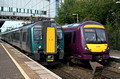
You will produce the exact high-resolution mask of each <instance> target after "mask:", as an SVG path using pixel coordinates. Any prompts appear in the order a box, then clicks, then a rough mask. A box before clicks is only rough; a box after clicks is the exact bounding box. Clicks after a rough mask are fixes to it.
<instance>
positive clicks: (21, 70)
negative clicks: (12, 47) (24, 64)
mask: <svg viewBox="0 0 120 79" xmlns="http://www.w3.org/2000/svg"><path fill="white" fill-rule="evenodd" d="M0 44H1V45H2V47H3V48H4V49H5V51H6V52H7V54H8V55H9V57H10V58H11V59H12V61H13V62H14V63H15V65H16V66H17V68H18V69H19V70H20V72H21V74H22V75H23V76H24V78H25V79H30V78H29V77H28V75H27V74H26V73H25V71H24V70H23V69H22V68H21V67H20V65H19V64H18V63H17V62H16V60H15V59H14V58H13V57H12V56H11V55H10V53H9V52H8V51H7V49H6V48H5V47H4V45H3V44H2V43H0Z"/></svg>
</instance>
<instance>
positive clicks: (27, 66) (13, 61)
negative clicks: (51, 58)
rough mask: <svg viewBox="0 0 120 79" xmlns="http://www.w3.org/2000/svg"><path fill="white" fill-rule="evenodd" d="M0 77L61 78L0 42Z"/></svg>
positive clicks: (11, 78) (0, 78)
mask: <svg viewBox="0 0 120 79" xmlns="http://www.w3.org/2000/svg"><path fill="white" fill-rule="evenodd" d="M0 79H62V78H61V77H59V76H58V75H56V74H54V73H53V72H51V71H50V70H48V69H47V68H45V67H44V66H42V65H40V64H39V63H37V62H35V61H34V60H32V59H31V58H29V57H27V56H26V55H24V54H23V53H21V52H20V51H18V50H17V49H15V48H14V47H12V46H10V45H8V44H7V43H0Z"/></svg>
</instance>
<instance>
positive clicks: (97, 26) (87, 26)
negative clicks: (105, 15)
mask: <svg viewBox="0 0 120 79" xmlns="http://www.w3.org/2000/svg"><path fill="white" fill-rule="evenodd" d="M84 28H102V29H105V27H104V26H102V25H91V24H90V25H85V26H84Z"/></svg>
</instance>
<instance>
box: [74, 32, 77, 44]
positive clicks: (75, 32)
mask: <svg viewBox="0 0 120 79" xmlns="http://www.w3.org/2000/svg"><path fill="white" fill-rule="evenodd" d="M76 33H77V32H76V31H74V35H73V43H75V41H76Z"/></svg>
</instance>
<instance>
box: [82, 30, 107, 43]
mask: <svg viewBox="0 0 120 79" xmlns="http://www.w3.org/2000/svg"><path fill="white" fill-rule="evenodd" d="M84 32H85V39H86V43H87V44H105V43H107V40H106V34H105V30H104V29H101V28H85V29H84Z"/></svg>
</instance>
